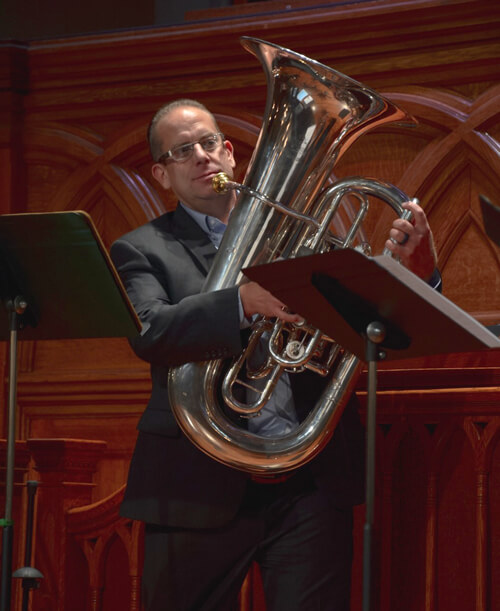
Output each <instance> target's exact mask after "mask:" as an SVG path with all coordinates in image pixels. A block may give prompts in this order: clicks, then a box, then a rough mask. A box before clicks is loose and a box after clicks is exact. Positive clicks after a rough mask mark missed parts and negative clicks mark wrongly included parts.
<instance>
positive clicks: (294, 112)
mask: <svg viewBox="0 0 500 611" xmlns="http://www.w3.org/2000/svg"><path fill="white" fill-rule="evenodd" d="M242 44H243V46H244V47H245V48H246V49H247V50H248V51H250V52H251V53H253V54H254V55H255V56H256V57H257V58H258V59H259V60H260V62H261V64H262V66H263V68H264V71H265V73H266V78H267V83H268V95H267V102H266V111H265V113H264V119H263V125H262V129H261V132H260V134H259V138H258V141H257V145H256V147H255V150H254V153H253V155H252V159H251V160H250V163H249V166H248V169H247V173H246V175H245V179H244V181H243V183H242V184H241V185H239V184H238V183H233V182H231V181H228V180H226V179H222V180H223V183H224V184H223V185H222V186H221V185H220V184H219V185H214V188H215V189H216V190H217V189H218V190H223V189H226V188H238V189H239V191H240V194H239V196H238V200H237V204H236V206H235V208H234V210H233V212H232V214H231V218H230V221H229V224H228V226H227V229H226V231H225V234H224V237H223V239H222V242H221V244H220V247H219V250H218V252H217V255H216V257H215V259H214V262H213V265H212V268H211V270H210V272H209V274H208V276H207V278H206V281H205V283H204V286H203V289H202V290H203V292H209V291H217V290H221V289H225V288H229V287H232V286H235V285H239V284H240V283H241V282H242V273H241V270H242V269H243V268H245V267H250V266H252V265H256V264H260V263H269V262H272V261H274V260H276V259H278V258H287V257H289V256H297V254H298V253H299V252H303V249H304V248H305V249H306V250H307V251H308V252H322V249H323V250H324V248H325V239H324V238H325V236H326V233H327V232H328V227H329V225H330V223H331V220H332V217H333V215H334V214H335V212H336V210H337V208H338V206H339V204H340V201H341V199H342V197H343V196H344V195H345V194H348V193H354V194H356V195H358V196H359V197H360V198H364V199H365V200H366V197H365V196H374V197H377V198H379V199H381V200H383V201H384V202H385V203H388V204H389V205H390V206H391V207H392V208H393V210H394V211H395V212H396V213H397V214H398V215H399V216H402V217H403V216H406V214H407V213H406V211H405V210H404V209H403V208H402V203H403V202H405V201H407V200H408V199H409V198H408V197H407V195H406V194H405V193H403V192H402V191H400V190H399V189H397V188H396V187H395V186H393V185H390V184H387V183H383V182H380V181H377V180H375V179H369V178H362V177H353V178H347V179H343V180H341V181H338V182H336V183H334V184H333V185H332V186H330V187H328V188H327V189H325V185H326V183H327V181H328V179H329V177H330V175H331V172H332V169H333V167H334V165H335V163H336V161H337V160H338V159H339V158H340V157H341V155H342V154H343V153H344V152H345V151H346V150H347V149H348V147H349V146H350V145H351V144H352V143H353V142H354V141H355V140H357V138H359V137H360V136H361V135H362V134H364V133H366V132H367V131H369V130H372V129H374V128H375V127H378V126H380V125H383V124H386V123H389V122H394V121H398V122H406V123H408V124H410V123H415V121H414V120H413V119H412V118H411V117H410V116H409V115H407V114H406V112H405V111H403V110H402V109H400V108H398V107H397V106H395V105H394V104H392V103H391V102H389V101H388V100H386V99H385V98H383V97H382V96H380V95H379V94H377V93H376V92H374V91H372V90H371V89H368V88H367V87H365V86H364V85H362V84H360V83H358V82H357V81H355V80H353V79H351V78H349V77H347V76H345V75H343V74H341V73H339V72H337V71H335V70H333V69H331V68H329V67H327V66H324V65H323V64H320V63H319V62H316V61H314V60H312V59H309V58H307V57H305V56H303V55H300V54H298V53H295V52H293V51H290V50H288V49H285V48H283V47H280V46H278V45H274V44H272V43H268V42H265V41H262V40H259V39H256V38H249V37H243V38H242ZM359 222H360V221H359V220H358V221H356V223H355V226H354V225H353V227H355V228H357V226H358V225H359ZM354 232H355V229H353V231H352V232H350V233H349V239H348V240H347V239H346V240H345V241H344V242H343V247H348V246H350V241H351V240H352V239H353V238H354V235H350V234H354ZM326 340H328V341H329V342H331V341H332V340H331V339H330V338H326ZM334 347H335V348H336V349H337V350H338V346H336V345H335V344H334ZM243 354H244V353H243ZM242 356H243V355H240V357H239V358H240V359H241V358H242ZM237 358H238V357H237ZM360 365H361V363H360V362H359V359H358V358H357V357H355V356H354V355H353V354H351V353H349V352H347V351H341V352H340V355H339V356H338V358H336V360H335V368H334V369H333V370H330V372H329V376H330V378H329V380H328V383H327V384H326V386H325V388H324V390H323V392H322V394H321V396H320V398H319V400H318V401H317V403H316V405H315V406H314V408H313V409H311V411H310V413H309V414H308V416H307V417H306V418H305V419H304V420H303V421H302V422H301V423H300V425H299V426H298V428H297V429H296V430H294V431H293V432H291V433H289V434H287V435H283V436H280V437H273V438H270V437H264V436H259V435H256V434H253V433H251V432H249V431H247V430H245V429H243V428H241V427H239V426H238V425H237V424H235V423H233V422H232V420H231V419H230V418H228V416H227V415H226V413H225V410H227V408H226V407H225V409H223V407H222V406H221V405H220V404H219V397H220V394H221V393H220V391H219V389H220V388H222V389H227V387H228V386H230V385H229V384H227V382H226V381H225V380H223V379H222V378H223V373H222V372H223V361H222V360H212V361H205V362H198V363H186V364H184V365H181V366H179V367H174V368H171V369H170V370H169V373H168V389H169V399H170V405H171V408H172V411H173V413H174V416H175V418H176V420H177V422H178V424H179V426H180V428H181V430H182V431H183V432H184V434H185V435H186V436H187V437H188V439H189V440H190V441H191V442H192V443H193V444H194V445H195V446H196V447H198V448H199V449H200V450H202V451H203V452H205V453H206V454H207V455H208V456H210V457H212V458H213V459H215V460H217V461H219V462H221V463H223V464H225V465H227V466H230V467H233V468H235V469H240V470H242V471H246V472H249V473H253V474H258V475H274V474H277V473H282V472H286V471H289V470H292V469H295V468H297V467H299V466H301V465H303V464H305V463H306V462H308V461H310V460H311V459H312V458H313V457H314V456H316V455H317V454H318V453H319V452H320V451H321V449H322V448H323V447H324V445H325V444H326V443H327V442H328V441H329V439H330V438H331V436H332V434H333V432H334V430H335V427H336V425H337V423H338V421H339V419H340V417H341V415H342V412H343V410H344V407H345V405H346V404H347V401H348V398H349V396H350V394H351V392H352V391H353V388H354V386H355V384H356V381H357V377H358V374H359V371H360ZM276 367H281V368H282V369H285V367H284V366H283V365H282V364H280V363H277V362H276V363H275V364H274V367H273V368H271V369H272V371H273V372H274V373H273V375H275V376H276V377H279V376H278V375H277V374H276ZM318 369H321V368H318ZM290 375H300V373H297V374H295V373H290ZM275 382H276V380H274V379H273V380H272V381H271V383H270V384H269V386H270V387H272V386H273V385H274V384H275ZM227 403H228V405H230V404H231V401H230V400H228V401H227ZM233 403H234V404H235V405H236V404H237V402H236V401H233ZM237 407H238V411H239V412H243V413H244V412H245V411H248V412H249V414H250V415H251V412H252V408H248V410H246V409H245V407H243V406H242V407H241V408H240V407H239V406H237ZM254 411H255V410H254Z"/></svg>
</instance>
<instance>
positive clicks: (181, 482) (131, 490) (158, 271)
mask: <svg viewBox="0 0 500 611" xmlns="http://www.w3.org/2000/svg"><path fill="white" fill-rule="evenodd" d="M215 254H216V250H215V247H214V246H213V245H212V243H211V242H210V240H209V238H208V237H207V236H206V234H205V233H204V232H203V231H202V230H201V228H200V227H199V226H198V225H197V224H196V222H195V221H194V220H193V219H192V218H191V217H190V216H189V215H188V214H187V213H186V212H185V210H183V209H182V207H180V206H179V207H178V208H177V209H176V210H175V211H174V212H170V213H166V214H164V215H162V216H161V217H159V218H157V219H155V220H153V221H151V222H149V223H147V224H146V225H143V226H142V227H139V228H138V229H136V230H134V231H132V232H130V233H128V234H126V235H125V236H123V237H122V238H120V239H119V240H117V241H116V242H115V243H114V244H113V246H112V247H111V257H112V259H113V262H114V264H115V265H116V268H117V270H118V272H119V274H120V276H121V278H122V280H123V282H124V284H125V288H126V290H127V292H128V294H129V296H130V299H131V301H132V303H133V304H134V307H135V309H136V311H137V314H138V316H139V318H140V319H141V321H142V324H143V332H142V334H141V336H140V337H137V338H135V339H133V340H132V341H131V344H132V347H133V349H134V351H135V352H136V354H137V355H138V356H139V357H140V358H142V359H144V360H146V361H148V362H149V363H150V364H151V377H152V392H151V398H150V400H149V403H148V405H147V407H146V410H145V411H144V414H143V416H142V417H141V419H140V421H139V425H138V429H139V435H138V439H137V444H136V448H135V451H134V455H133V458H132V462H131V466H130V471H129V477H128V483H127V489H126V493H125V499H124V501H123V504H122V508H121V513H122V515H125V516H128V517H131V518H134V519H138V520H144V521H145V522H149V523H153V524H164V525H170V526H182V527H215V526H219V525H221V524H224V523H226V522H227V521H228V520H230V519H231V518H232V517H233V516H234V515H235V513H236V511H237V510H238V507H239V505H240V503H241V499H242V496H243V493H244V491H245V488H246V483H247V480H248V475H247V474H246V473H243V472H240V471H237V470H234V469H231V468H230V467H226V466H224V465H222V464H219V463H218V462H216V461H214V460H212V459H210V458H208V457H207V456H205V454H203V453H202V452H201V451H199V450H198V449H197V448H196V447H195V446H194V445H193V444H192V443H191V442H190V441H188V440H187V439H186V437H185V436H184V435H183V433H181V431H180V429H179V427H178V425H177V423H176V421H175V418H174V416H173V414H172V412H171V410H170V407H169V400H168V389H167V373H168V368H169V367H172V366H175V365H180V364H182V363H186V362H190V361H203V360H207V359H212V358H226V357H230V356H234V355H237V354H239V353H240V352H241V350H242V345H243V341H244V340H243V338H242V332H241V330H240V321H239V309H238V289H237V287H231V288H228V289H224V290H221V291H216V292H212V293H200V290H201V287H202V284H203V282H204V280H205V276H206V274H207V272H208V270H209V268H210V265H211V263H212V261H213V258H214V256H215ZM291 378H292V389H293V393H294V399H295V404H296V406H297V408H298V410H299V412H307V411H308V410H309V409H310V408H311V407H312V406H314V403H315V399H316V397H317V396H318V395H319V393H320V392H321V390H322V386H323V382H322V381H321V380H320V379H319V377H318V376H317V375H315V374H310V373H303V374H299V375H295V376H291ZM363 451H364V433H363V428H362V427H361V425H360V423H359V419H358V416H357V409H356V401H355V397H353V398H352V400H351V401H350V402H349V404H348V406H347V408H346V409H345V411H344V415H343V417H342V419H341V422H340V424H339V425H338V427H337V429H336V432H335V434H334V437H333V439H332V441H331V442H329V444H328V445H327V446H326V448H325V449H324V450H323V452H322V453H321V454H320V455H319V456H318V457H316V458H315V459H314V460H313V461H311V463H310V464H309V465H308V466H306V467H303V468H306V469H310V470H311V472H312V473H313V475H314V478H315V480H316V483H317V485H318V486H321V487H323V488H324V489H325V490H326V492H327V494H328V496H329V497H330V498H331V499H332V502H333V503H334V504H336V505H339V506H349V505H352V504H355V503H359V502H362V497H363V482H364V480H363V466H364V462H363Z"/></svg>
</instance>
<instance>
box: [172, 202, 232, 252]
mask: <svg viewBox="0 0 500 611" xmlns="http://www.w3.org/2000/svg"><path fill="white" fill-rule="evenodd" d="M179 204H180V205H181V206H182V207H183V208H184V210H185V211H186V212H187V213H188V214H189V216H190V217H191V218H192V219H193V220H194V221H195V222H196V223H197V224H198V225H199V226H200V228H201V229H202V231H203V232H204V233H206V234H207V235H208V237H209V238H210V240H211V241H212V243H213V244H214V246H215V247H216V248H219V244H220V242H221V240H222V236H223V234H224V231H225V230H226V224H225V223H223V222H222V221H220V220H219V219H217V218H215V217H214V216H209V215H208V214H203V212H198V210H193V209H192V208H189V207H188V206H186V205H185V204H183V203H182V202H179Z"/></svg>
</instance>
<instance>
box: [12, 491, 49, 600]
mask: <svg viewBox="0 0 500 611" xmlns="http://www.w3.org/2000/svg"><path fill="white" fill-rule="evenodd" d="M26 486H27V490H28V512H27V515H26V539H25V547H24V567H23V568H21V569H18V570H17V571H16V572H15V573H14V574H13V577H14V578H16V579H21V580H22V588H23V602H22V611H28V607H29V601H30V592H31V590H35V589H36V588H38V587H39V585H40V579H43V575H42V573H40V571H39V570H38V569H35V568H34V567H32V566H31V556H32V548H33V525H34V516H35V495H36V490H37V487H38V482H37V481H34V480H30V481H28V482H26Z"/></svg>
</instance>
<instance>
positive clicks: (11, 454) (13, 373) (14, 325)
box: [0, 296, 28, 611]
mask: <svg viewBox="0 0 500 611" xmlns="http://www.w3.org/2000/svg"><path fill="white" fill-rule="evenodd" d="M27 306H28V304H27V302H26V301H25V299H23V298H22V297H20V296H17V297H15V298H14V299H9V300H8V301H7V303H6V307H7V310H8V312H9V410H8V424H7V460H6V466H5V514H4V518H3V519H2V520H1V526H2V527H3V533H2V587H1V594H0V596H1V598H0V610H1V611H9V609H10V598H11V588H12V548H13V537H14V522H13V520H12V501H13V493H14V467H15V443H16V442H15V439H16V401H17V332H18V316H19V315H21V314H23V312H24V311H25V310H26V308H27Z"/></svg>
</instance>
